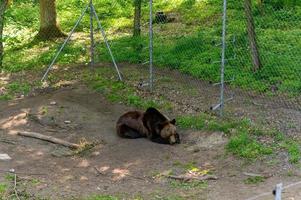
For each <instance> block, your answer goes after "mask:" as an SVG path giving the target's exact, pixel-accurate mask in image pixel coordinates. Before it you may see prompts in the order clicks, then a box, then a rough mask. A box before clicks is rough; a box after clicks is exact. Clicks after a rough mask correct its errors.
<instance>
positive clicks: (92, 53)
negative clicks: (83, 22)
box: [90, 0, 94, 67]
mask: <svg viewBox="0 0 301 200" xmlns="http://www.w3.org/2000/svg"><path fill="white" fill-rule="evenodd" d="M90 40H91V47H90V56H91V58H90V65H91V67H93V66H94V29H93V0H90Z"/></svg>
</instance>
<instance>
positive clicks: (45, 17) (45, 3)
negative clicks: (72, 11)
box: [37, 0, 65, 40]
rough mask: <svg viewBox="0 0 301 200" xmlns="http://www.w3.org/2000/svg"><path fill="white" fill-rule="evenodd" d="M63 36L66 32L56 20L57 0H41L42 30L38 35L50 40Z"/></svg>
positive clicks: (40, 37)
mask: <svg viewBox="0 0 301 200" xmlns="http://www.w3.org/2000/svg"><path fill="white" fill-rule="evenodd" d="M63 36H65V34H64V33H63V32H62V31H61V29H60V28H59V26H58V24H57V21H56V6H55V0H40V30H39V33H38V35H37V37H38V38H39V39H42V40H49V39H52V38H57V37H63Z"/></svg>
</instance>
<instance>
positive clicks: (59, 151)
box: [51, 147, 74, 157]
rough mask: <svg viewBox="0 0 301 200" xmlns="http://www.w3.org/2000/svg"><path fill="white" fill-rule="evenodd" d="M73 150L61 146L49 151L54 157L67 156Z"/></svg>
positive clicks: (71, 153)
mask: <svg viewBox="0 0 301 200" xmlns="http://www.w3.org/2000/svg"><path fill="white" fill-rule="evenodd" d="M73 154H74V152H73V151H72V150H70V149H68V148H65V147H62V148H58V149H55V150H54V151H52V152H51V155H52V156H54V157H67V156H72V155H73Z"/></svg>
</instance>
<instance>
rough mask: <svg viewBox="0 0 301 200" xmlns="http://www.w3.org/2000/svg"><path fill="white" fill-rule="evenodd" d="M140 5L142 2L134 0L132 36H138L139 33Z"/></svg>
mask: <svg viewBox="0 0 301 200" xmlns="http://www.w3.org/2000/svg"><path fill="white" fill-rule="evenodd" d="M141 3H142V0H134V6H135V14H134V33H133V36H134V37H136V36H140V33H141Z"/></svg>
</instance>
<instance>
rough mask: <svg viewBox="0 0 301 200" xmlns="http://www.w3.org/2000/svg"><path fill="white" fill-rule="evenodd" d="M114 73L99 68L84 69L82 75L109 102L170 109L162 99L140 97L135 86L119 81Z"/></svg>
mask: <svg viewBox="0 0 301 200" xmlns="http://www.w3.org/2000/svg"><path fill="white" fill-rule="evenodd" d="M113 73H115V72H114V71H113V70H112V69H110V68H106V67H104V68H99V69H97V70H95V71H94V72H91V71H88V70H87V71H86V72H85V74H84V75H83V80H84V82H86V83H88V84H89V85H90V86H91V88H93V89H94V90H96V91H98V92H100V93H102V94H104V95H105V96H106V97H107V99H108V100H110V101H111V102H118V103H119V102H121V103H124V104H126V105H129V106H134V107H137V108H140V109H146V108H148V107H157V108H164V109H166V110H169V109H171V105H170V104H169V103H168V102H167V101H165V100H164V99H160V102H158V101H154V100H152V99H151V98H142V97H140V96H138V95H137V94H136V91H135V88H133V87H131V86H130V85H127V84H126V83H124V82H120V81H118V80H117V79H116V77H113V78H108V77H111V74H113Z"/></svg>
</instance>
